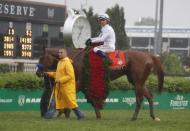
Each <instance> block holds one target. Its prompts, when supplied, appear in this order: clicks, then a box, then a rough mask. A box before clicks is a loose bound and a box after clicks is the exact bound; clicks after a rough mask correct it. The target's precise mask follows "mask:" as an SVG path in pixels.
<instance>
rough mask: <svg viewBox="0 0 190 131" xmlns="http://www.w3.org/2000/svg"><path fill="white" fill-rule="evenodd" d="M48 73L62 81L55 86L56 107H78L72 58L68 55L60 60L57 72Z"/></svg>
mask: <svg viewBox="0 0 190 131" xmlns="http://www.w3.org/2000/svg"><path fill="white" fill-rule="evenodd" d="M47 74H48V75H49V76H50V77H53V78H55V81H60V83H56V87H55V88H54V93H55V100H56V109H64V108H70V109H73V108H77V107H78V105H77V102H76V84H75V75H74V69H73V66H72V64H71V60H70V59H69V58H68V57H65V58H63V59H61V60H59V62H58V65H57V70H56V72H47Z"/></svg>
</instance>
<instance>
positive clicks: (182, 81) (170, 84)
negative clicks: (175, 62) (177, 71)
mask: <svg viewBox="0 0 190 131" xmlns="http://www.w3.org/2000/svg"><path fill="white" fill-rule="evenodd" d="M110 87H111V89H118V88H119V89H127V90H129V89H134V88H133V86H132V85H131V84H130V83H129V82H128V81H127V78H126V77H124V76H123V77H120V78H119V79H117V80H114V81H112V82H111V85H110ZM146 87H147V88H148V89H150V90H157V78H156V77H155V76H150V77H149V78H148V80H147V82H146ZM163 90H165V91H169V92H190V77H177V76H172V77H169V76H167V77H165V78H164V88H163Z"/></svg>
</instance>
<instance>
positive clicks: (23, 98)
mask: <svg viewBox="0 0 190 131" xmlns="http://www.w3.org/2000/svg"><path fill="white" fill-rule="evenodd" d="M24 103H25V96H24V95H20V96H19V97H18V104H19V105H20V106H23V105H24Z"/></svg>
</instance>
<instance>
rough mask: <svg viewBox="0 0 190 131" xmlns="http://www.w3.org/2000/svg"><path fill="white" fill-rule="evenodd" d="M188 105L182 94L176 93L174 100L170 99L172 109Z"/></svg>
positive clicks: (183, 107)
mask: <svg viewBox="0 0 190 131" xmlns="http://www.w3.org/2000/svg"><path fill="white" fill-rule="evenodd" d="M187 106H188V100H186V99H185V97H184V96H183V95H177V96H176V97H175V98H174V100H170V107H173V109H185V107H187Z"/></svg>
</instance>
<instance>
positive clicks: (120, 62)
mask: <svg viewBox="0 0 190 131" xmlns="http://www.w3.org/2000/svg"><path fill="white" fill-rule="evenodd" d="M106 54H107V56H108V57H109V58H110V59H111V60H112V64H111V65H110V67H121V66H126V62H127V61H126V59H125V56H124V51H119V50H116V51H113V52H107V53H106Z"/></svg>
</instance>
